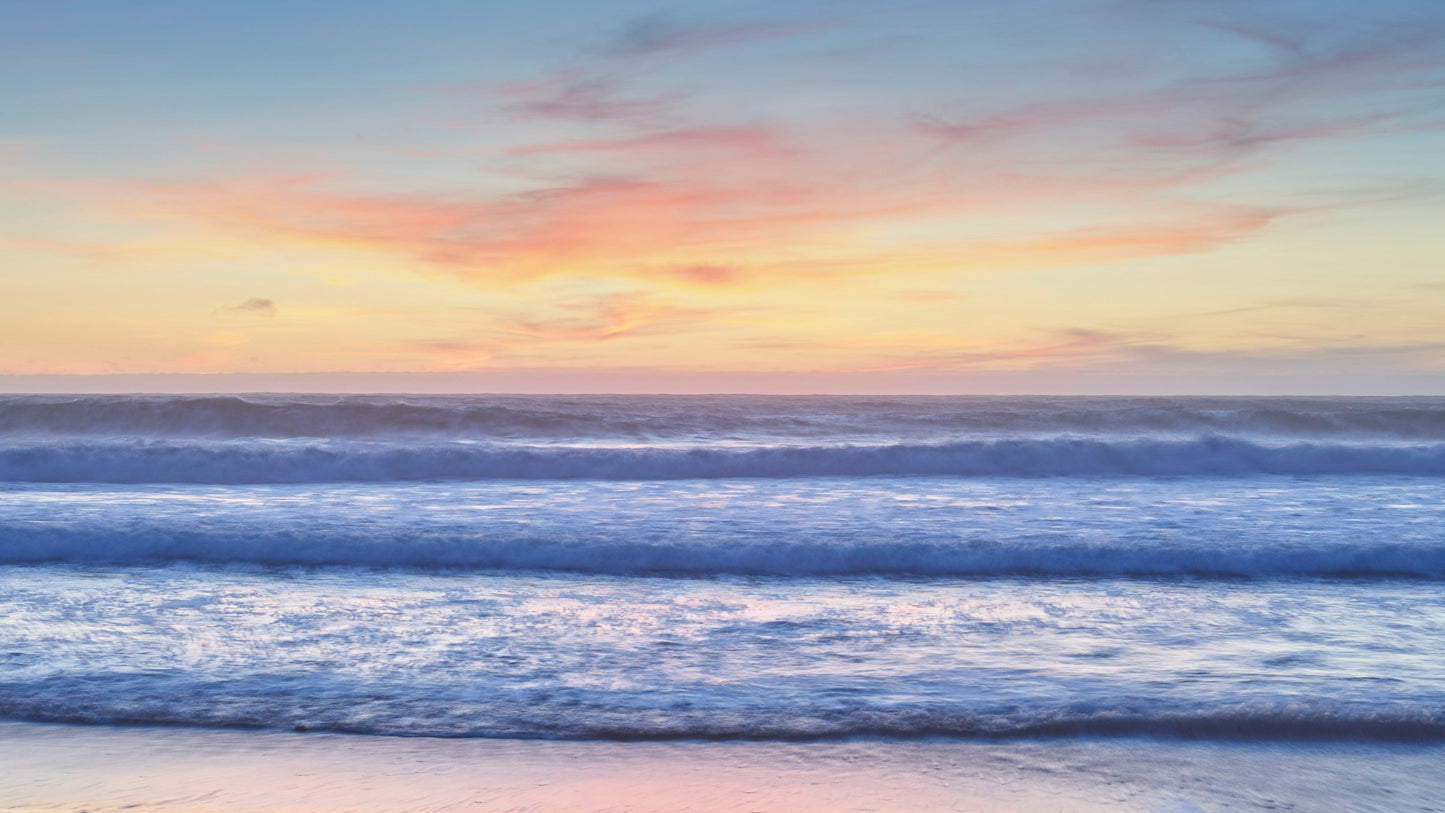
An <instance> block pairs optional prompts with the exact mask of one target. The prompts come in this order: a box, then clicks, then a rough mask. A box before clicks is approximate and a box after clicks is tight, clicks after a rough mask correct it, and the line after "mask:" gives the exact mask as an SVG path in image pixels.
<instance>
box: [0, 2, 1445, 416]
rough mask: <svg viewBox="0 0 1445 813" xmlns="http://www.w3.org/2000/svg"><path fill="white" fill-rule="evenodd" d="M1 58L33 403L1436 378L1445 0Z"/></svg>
mask: <svg viewBox="0 0 1445 813" xmlns="http://www.w3.org/2000/svg"><path fill="white" fill-rule="evenodd" d="M0 80H3V82H4V95H3V98H4V103H3V109H0V308H3V309H4V310H3V315H0V390H8V391H103V390H121V391H135V390H156V391H177V390H179V391H211V390H233V391H234V390H242V391H248V390H287V389H290V390H339V391H398V390H400V391H428V392H461V391H509V392H865V393H866V392H879V393H884V392H886V393H895V392H920V393H952V392H957V393H988V392H1000V393H1007V392H1041V393H1055V392H1057V393H1069V392H1078V393H1179V394H1186V393H1239V394H1254V393H1259V394H1271V393H1322V394H1323V393H1350V394H1445V3H1441V2H1438V0H1300V1H1298V2H1295V1H1293V0H1007V1H1005V0H969V1H967V2H965V1H964V0H947V1H946V2H889V3H881V2H856V1H855V0H830V1H829V2H806V1H804V0H772V2H767V3H753V2H743V1H742V0H733V1H732V2H716V1H705V0H699V1H698V2H685V3H681V2H675V3H656V2H651V3H635V2H627V1H625V0H623V1H619V2H595V0H587V1H585V2H582V1H578V2H570V1H567V0H534V1H533V2H527V3H515V2H508V3H502V2H479V1H478V0H469V1H468V2H460V1H454V0H429V2H425V3H400V2H377V1H376V0H344V1H341V0H336V1H333V0H287V1H286V2H273V0H249V2H246V3H236V2H232V0H224V1H223V2H217V1H216V0H129V1H128V2H115V0H4V1H3V2H0Z"/></svg>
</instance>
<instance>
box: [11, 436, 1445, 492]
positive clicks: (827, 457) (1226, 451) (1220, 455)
mask: <svg viewBox="0 0 1445 813" xmlns="http://www.w3.org/2000/svg"><path fill="white" fill-rule="evenodd" d="M1261 474H1270V475H1281V474H1283V475H1341V474H1396V475H1422V476H1441V475H1445V443H1430V444H1415V445H1357V444H1345V443H1287V444H1271V443H1261V442H1256V441H1250V440H1242V439H1238V438H1228V437H1203V438H1197V439H1190V440H1162V439H1120V440H1115V439H1097V438H1047V439H1006V440H979V441H964V442H957V443H941V444H923V445H917V444H892V445H880V446H764V447H728V446H686V447H659V446H651V447H598V446H541V445H530V446H522V445H512V446H508V445H495V444H471V443H459V442H453V443H425V444H414V445H412V444H400V443H390V442H368V441H323V442H311V443H302V442H271V441H226V442H176V441H148V440H122V441H109V442H83V443H73V442H72V443H49V444H26V445H11V446H9V447H4V448H0V481H9V482H37V483H211V484H239V483H321V482H389V481H417V480H495V479H518V480H568V479H590V480H683V479H711V478H737V477H757V478H790V477H824V476H848V477H866V476H885V475H892V476H963V477H1050V476H1099V475H1148V476H1175V477H1182V476H1191V475H1204V476H1248V475H1261Z"/></svg>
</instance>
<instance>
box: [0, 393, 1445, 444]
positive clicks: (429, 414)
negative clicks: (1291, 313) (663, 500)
mask: <svg viewBox="0 0 1445 813" xmlns="http://www.w3.org/2000/svg"><path fill="white" fill-rule="evenodd" d="M1071 433H1081V434H1124V435H1140V434H1170V435H1201V434H1221V435H1237V436H1271V437H1273V436H1278V437H1283V438H1295V439H1307V438H1312V439H1324V438H1336V439H1342V438H1356V439H1358V438H1377V439H1399V440H1442V439H1445V399H1441V398H1374V399H1370V398H1045V397H1011V398H981V397H975V398H966V397H914V398H887V397H842V396H832V397H822V396H815V397H772V396H769V397H764V396H648V397H641V396H545V397H544V396H471V397H440V396H433V397H424V396H301V395H296V396H279V395H270V396H263V395H251V396H244V397H242V396H0V436H27V435H38V436H60V437H75V438H88V437H115V436H119V437H145V438H153V439H184V438H211V439H226V438H277V439H280V438H388V437H396V436H407V437H418V436H422V437H432V438H436V439H481V440H485V439H522V440H546V441H578V440H587V439H601V440H608V439H611V440H632V441H648V440H666V439H678V438H684V439H686V438H700V439H719V438H731V439H747V438H763V439H777V438H796V439H800V440H806V439H808V438H815V439H816V438H823V437H828V438H856V439H869V438H872V439H877V440H890V439H891V440H908V439H912V440H920V441H936V440H954V439H963V438H968V437H972V436H976V435H1006V436H1012V435H1030V434H1045V435H1047V434H1071Z"/></svg>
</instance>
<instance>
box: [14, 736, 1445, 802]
mask: <svg viewBox="0 0 1445 813" xmlns="http://www.w3.org/2000/svg"><path fill="white" fill-rule="evenodd" d="M1442 758H1445V750H1442V748H1440V747H1438V746H1435V747H1429V748H1413V747H1404V748H1402V747H1399V746H1362V745H1340V744H1331V745H1288V746H1281V745H1237V744H1234V745H1230V744H1220V743H1179V742H1161V741H1123V742H1105V741H1092V742H1082V743H1080V742H1074V743H1065V742H1047V743H1039V742H1035V743H1022V744H1008V745H1001V744H980V743H957V742H925V743H896V742H878V741H868V742H850V743H814V744H778V743H772V744H757V743H750V744H740V743H627V744H621V743H577V742H535V741H531V742H528V741H506V740H438V739H425V738H377V737H348V736H341V735H330V734H305V735H303V734H288V733H266V732H236V731H198V730H179V729H153V728H141V729H137V728H115V727H79V726H45V725H23V724H14V723H8V724H3V725H0V761H3V763H4V764H5V765H6V771H5V772H4V775H3V776H0V798H3V799H4V800H5V802H4V803H3V804H0V810H5V811H26V813H29V811H37V812H38V811H52V810H88V811H92V813H109V811H119V810H134V809H144V810H164V811H218V812H220V811H242V810H284V811H343V810H345V811H377V812H378V813H380V812H381V811H396V810H431V811H450V810H458V811H462V810H489V811H559V810H567V811H577V813H591V812H592V811H599V812H600V811H622V810H627V811H659V812H661V811H686V810H692V811H789V812H790V813H813V811H818V813H822V811H865V810H868V811H924V810H928V811H932V810H950V811H951V810H970V811H1010V810H1018V811H1094V810H1140V811H1146V810H1147V811H1178V812H1179V813H1183V812H1184V811H1196V810H1291V809H1297V810H1317V811H1370V810H1377V811H1405V810H1422V811H1423V810H1432V809H1436V810H1438V809H1439V808H1440V807H1441V805H1445V780H1442V779H1441V778H1440V777H1439V776H1438V768H1439V765H1440V761H1441V760H1442Z"/></svg>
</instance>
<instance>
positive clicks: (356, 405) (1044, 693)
mask: <svg viewBox="0 0 1445 813" xmlns="http://www.w3.org/2000/svg"><path fill="white" fill-rule="evenodd" d="M1442 584H1445V399H1430V398H1389V399H1385V398H1381V399H1365V398H1360V399H1343V398H1309V399H1304V398H1301V399H1280V398H1269V399H1260V398H1176V399H1168V398H943V397H939V398H931V397H930V398H921V397H920V398H862V397H762V396H755V397H744V396H708V397H701V396H698V397H683V396H677V397H661V396H658V397H640V396H639V397H633V396H628V397H621V396H616V397H600V396H587V397H582V396H577V397H562V396H547V397H540V396H539V397H531V396H527V397H524V396H506V397H503V396H487V397H396V396H366V397H360V396H346V397H342V396H292V395H286V396H281V395H267V396H262V395H256V396H238V397H229V396H227V397H215V396H210V397H200V396H196V397H185V396H88V397H58V396H57V397H48V396H24V397H15V396H11V397H5V398H3V399H0V718H3V719H8V720H11V721H30V722H65V723H83V724H110V725H115V724H144V725H162V726H185V727H193V728H194V727H199V728H230V729H234V728H258V729H270V730H285V731H304V732H333V733H338V732H339V733H349V734H362V735H410V736H420V737H462V738H502V739H513V740H532V739H552V740H569V741H578V742H596V741H618V740H625V741H636V740H683V741H697V740H729V741H739V742H759V741H774V742H777V741H809V742H816V741H839V740H843V741H860V740H862V741H869V742H900V743H901V742H904V741H908V742H930V743H937V742H950V741H957V742H982V741H989V742H999V741H1004V742H1027V743H1041V742H1058V741H1060V740H1063V741H1067V742H1076V741H1082V740H1089V741H1098V740H1107V741H1114V740H1120V741H1123V740H1129V741H1136V740H1137V739H1138V738H1141V737H1142V738H1154V739H1161V740H1168V741H1177V740H1181V739H1189V740H1198V741H1206V742H1212V743H1256V744H1257V743H1264V744H1269V743H1273V744H1290V743H1313V744H1337V745H1339V746H1341V747H1346V746H1348V747H1360V746H1363V745H1367V744H1372V743H1389V744H1391V745H1390V746H1389V747H1391V748H1401V747H1404V748H1407V749H1408V748H1423V749H1435V748H1437V747H1438V744H1439V743H1442V742H1445V592H1442V590H1441V587H1442ZM318 736H320V735H318ZM1417 781H1418V782H1431V781H1435V782H1438V781H1439V780H1435V779H1430V778H1428V777H1419V778H1418V779H1417Z"/></svg>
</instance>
